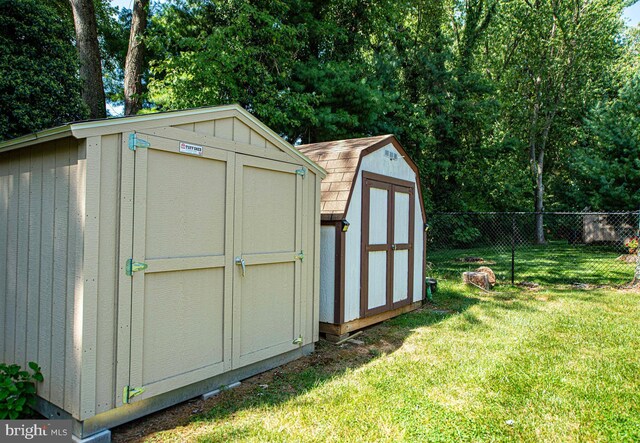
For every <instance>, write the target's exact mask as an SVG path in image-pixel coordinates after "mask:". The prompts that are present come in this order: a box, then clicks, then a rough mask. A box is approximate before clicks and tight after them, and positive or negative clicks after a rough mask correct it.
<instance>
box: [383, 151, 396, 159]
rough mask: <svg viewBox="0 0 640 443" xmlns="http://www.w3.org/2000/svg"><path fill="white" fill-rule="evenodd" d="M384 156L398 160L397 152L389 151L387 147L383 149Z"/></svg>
mask: <svg viewBox="0 0 640 443" xmlns="http://www.w3.org/2000/svg"><path fill="white" fill-rule="evenodd" d="M384 156H385V157H389V160H391V161H393V160H398V153H396V152H392V151H389V150H388V149H385V150H384Z"/></svg>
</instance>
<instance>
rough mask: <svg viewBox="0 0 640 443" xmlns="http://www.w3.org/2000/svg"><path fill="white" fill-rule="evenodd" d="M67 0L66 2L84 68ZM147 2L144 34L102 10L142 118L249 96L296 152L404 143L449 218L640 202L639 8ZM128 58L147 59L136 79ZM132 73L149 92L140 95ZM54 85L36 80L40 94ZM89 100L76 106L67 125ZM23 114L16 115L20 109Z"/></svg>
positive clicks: (104, 35)
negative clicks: (389, 138) (368, 142)
mask: <svg viewBox="0 0 640 443" xmlns="http://www.w3.org/2000/svg"><path fill="white" fill-rule="evenodd" d="M0 2H3V4H7V5H8V4H9V3H10V2H8V1H4V0H0ZM11 3H12V4H13V3H16V2H11ZM17 3H19V4H25V5H26V4H29V5H33V4H35V2H30V1H28V0H20V1H19V2H17ZM64 3H66V2H65V1H64V0H56V1H55V2H53V4H55V5H58V7H57V10H58V11H59V12H58V17H59V18H57V20H58V22H57V23H59V25H60V30H59V31H60V32H63V31H64V32H63V34H64V35H66V37H65V38H66V40H64V38H63V39H62V40H61V41H63V40H64V41H65V42H66V43H65V44H66V45H67V46H65V48H67V52H63V53H64V54H67V55H68V56H69V57H72V56H73V54H72V53H71V52H69V51H68V49H69V45H70V43H69V32H71V30H72V23H71V21H70V19H69V17H70V14H69V12H68V10H69V8H68V5H67V7H66V8H65V6H64ZM140 4H142V5H143V6H144V7H143V8H139V9H138V10H137V11H136V14H135V20H133V28H134V29H133V30H131V31H130V29H131V28H132V11H130V10H126V9H125V10H120V11H115V10H114V9H113V8H112V7H111V6H110V5H109V2H108V1H107V0H95V1H94V5H95V9H96V16H97V32H98V35H99V39H98V40H99V44H100V56H101V58H102V68H103V69H102V70H103V79H104V83H105V89H106V93H107V97H108V100H110V102H111V103H112V104H114V105H118V104H120V103H123V102H124V100H125V98H126V97H125V95H127V94H128V96H129V97H133V99H134V100H135V106H133V107H131V106H130V107H129V109H133V112H135V111H137V110H138V109H139V108H140V107H141V109H140V111H139V112H157V111H162V110H173V109H184V108H189V107H197V106H205V105H216V104H227V103H239V104H240V105H242V106H243V107H245V108H246V109H247V110H249V111H250V112H251V113H253V114H255V115H256V116H257V117H258V118H260V119H261V120H263V121H264V122H265V123H266V124H267V125H269V126H270V127H271V128H273V129H274V130H275V131H276V132H278V133H280V134H281V135H282V136H283V137H284V138H285V139H287V140H288V141H290V142H291V143H294V144H295V143H310V142H318V141H325V140H335V139H342V138H351V137H360V136H369V135H378V134H383V133H394V134H396V136H397V137H398V138H399V140H400V141H401V143H402V144H403V145H404V146H405V148H406V150H407V151H408V153H409V154H410V155H411V156H412V158H413V159H414V160H415V162H416V163H417V164H418V167H419V168H420V171H421V175H422V185H423V188H424V195H425V198H426V202H425V203H426V206H427V208H429V209H431V210H498V211H499V210H534V209H535V210H543V209H580V208H582V207H584V206H587V205H588V206H591V207H592V208H598V209H612V208H615V209H623V208H626V209H635V208H636V206H637V205H638V203H640V202H638V200H637V191H635V190H636V189H637V188H638V187H637V184H638V183H637V181H634V180H635V179H633V178H632V177H635V175H634V171H636V170H637V169H638V168H637V166H638V165H637V163H636V162H637V160H635V159H636V158H637V137H636V139H633V137H634V134H635V135H636V136H637V130H636V131H635V132H634V130H633V128H634V125H636V126H635V127H637V123H638V122H637V112H636V111H637V108H634V105H633V103H634V102H633V100H636V103H637V99H638V96H637V82H638V80H637V78H638V70H639V66H640V63H639V62H638V60H640V56H639V51H638V48H639V47H640V45H639V44H638V41H639V40H640V37H639V35H640V33H639V31H638V29H637V28H636V29H629V28H627V27H626V26H625V24H624V21H623V19H622V11H623V8H624V7H625V6H627V5H628V4H629V1H628V0H575V1H571V2H567V1H560V0H535V1H534V0H524V1H518V2H513V1H507V0H444V1H443V0H397V1H391V0H377V1H373V0H327V1H322V2H320V1H314V0H287V1H285V0H275V1H262V0H203V1H195V0H169V1H166V2H154V1H153V0H152V1H151V3H150V7H148V8H147V7H146V1H144V2H140ZM43 8H44V7H43ZM64 10H66V11H67V12H66V13H65V12H64ZM60 11H62V12H60ZM65 14H66V16H65ZM66 28H68V29H66ZM55 29H58V28H56V26H52V29H49V30H47V32H54V30H55ZM129 37H131V38H129ZM49 40H51V39H49ZM127 41H129V45H128V51H127ZM7 45H8V46H9V47H10V49H9V50H10V51H21V50H22V49H19V48H18V49H16V48H13V47H15V46H20V44H19V43H18V42H17V40H8V43H7ZM7 45H5V46H7ZM138 46H139V47H141V48H142V47H144V52H143V53H141V52H137V53H136V52H135V50H136V47H138ZM127 52H129V54H130V55H132V54H134V55H135V54H137V55H136V57H135V63H129V65H130V66H133V67H134V68H135V70H134V71H131V70H130V68H127V66H125V57H126V54H127ZM11 66H14V67H15V64H11ZM66 66H67V67H68V69H66V70H64V71H63V72H68V73H70V76H69V81H71V82H72V83H73V82H76V83H74V84H75V85H76V86H75V89H74V87H71V88H64V91H67V93H70V92H69V91H76V93H77V62H76V61H75V60H72V62H71V63H69V64H67V65H66ZM7 69H9V68H7ZM11 69H13V68H11ZM15 69H16V70H20V69H21V68H18V67H15ZM128 69H129V71H130V72H129V71H128ZM23 71H24V70H23ZM15 75H22V74H15ZM127 75H129V77H127ZM125 77H127V78H129V79H135V81H136V83H135V85H134V84H133V83H131V85H134V86H130V87H129V89H128V90H129V92H128V93H127V94H125V93H124V92H123V91H124V88H123V82H124V79H125ZM5 78H7V77H6V76H5ZM0 81H1V80H0ZM8 83H11V82H10V81H9V82H8ZM11 84H13V83H11ZM43 84H47V82H46V81H45V80H44V78H41V77H39V76H35V77H33V85H34V88H35V89H37V88H40V87H42V86H41V85H43ZM131 91H133V92H131ZM50 96H51V94H49V95H48V97H50ZM127 100H129V103H130V104H131V98H129V99H127ZM18 101H19V102H20V103H18V104H16V106H22V107H23V108H28V107H29V106H30V103H29V102H28V101H25V100H23V99H19V100H18ZM74 103H75V104H77V103H78V100H77V96H76V98H75V101H73V100H71V101H69V102H68V104H67V103H59V104H58V112H57V115H56V117H57V118H59V119H60V117H59V116H65V115H71V114H73V112H75V111H72V110H73V109H75V108H74V106H75V105H74ZM7 109H8V111H7V112H3V115H2V117H3V118H4V119H7V118H15V116H16V115H20V113H19V112H13V111H11V110H9V109H10V108H7ZM47 123H48V122H46V121H44V120H43V121H39V123H38V124H39V126H38V124H37V125H31V126H24V127H21V128H18V129H16V130H14V131H13V132H5V134H4V135H5V136H14V135H18V134H20V133H24V132H27V131H31V130H34V129H39V128H41V127H43V126H46V125H47ZM634 140H635V141H634ZM634 143H635V144H634ZM634 149H635V150H634ZM631 157H633V158H631ZM634 168H635V169H634ZM634 187H635V188H634ZM542 234H543V233H542V232H540V235H541V236H542Z"/></svg>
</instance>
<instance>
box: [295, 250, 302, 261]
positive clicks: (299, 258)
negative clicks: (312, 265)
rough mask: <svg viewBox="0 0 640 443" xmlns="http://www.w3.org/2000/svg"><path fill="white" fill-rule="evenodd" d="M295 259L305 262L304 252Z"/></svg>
mask: <svg viewBox="0 0 640 443" xmlns="http://www.w3.org/2000/svg"><path fill="white" fill-rule="evenodd" d="M294 258H296V259H298V260H300V261H304V251H300V254H296V255H295V257H294Z"/></svg>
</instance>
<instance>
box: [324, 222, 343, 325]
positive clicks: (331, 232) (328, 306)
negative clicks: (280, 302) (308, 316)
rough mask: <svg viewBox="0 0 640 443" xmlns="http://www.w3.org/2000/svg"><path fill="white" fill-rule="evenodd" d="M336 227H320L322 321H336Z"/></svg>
mask: <svg viewBox="0 0 640 443" xmlns="http://www.w3.org/2000/svg"><path fill="white" fill-rule="evenodd" d="M335 249H336V227H335V225H324V226H322V227H321V228H320V269H322V274H321V275H320V321H321V322H325V323H334V322H335V319H334V318H333V317H334V316H333V313H334V309H335V305H334V303H335V289H336V250H335ZM342 259H343V260H344V257H342Z"/></svg>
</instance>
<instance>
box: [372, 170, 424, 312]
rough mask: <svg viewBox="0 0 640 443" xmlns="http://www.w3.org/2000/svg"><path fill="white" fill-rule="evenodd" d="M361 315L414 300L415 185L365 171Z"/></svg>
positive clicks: (396, 306) (393, 307) (400, 305)
mask: <svg viewBox="0 0 640 443" xmlns="http://www.w3.org/2000/svg"><path fill="white" fill-rule="evenodd" d="M362 178H363V186H362V191H363V201H362V226H363V229H362V255H361V257H362V260H361V261H362V271H361V282H360V283H361V284H360V288H361V293H360V315H361V317H366V316H370V315H375V314H378V313H380V312H384V311H388V310H391V309H395V308H399V307H402V306H404V305H407V304H409V303H411V300H412V299H413V260H414V257H413V254H414V250H413V238H414V235H413V233H414V217H415V215H414V204H415V203H414V202H415V199H414V186H413V184H412V183H411V182H405V181H402V180H398V179H394V178H391V177H385V176H381V175H378V174H373V173H368V172H363V177H362Z"/></svg>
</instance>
